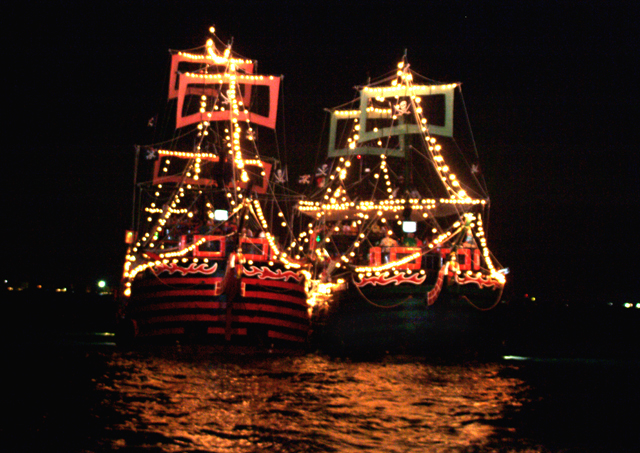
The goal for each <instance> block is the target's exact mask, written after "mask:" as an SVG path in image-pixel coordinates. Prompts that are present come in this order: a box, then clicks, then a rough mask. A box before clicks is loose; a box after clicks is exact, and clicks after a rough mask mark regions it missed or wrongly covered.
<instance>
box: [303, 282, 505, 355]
mask: <svg viewBox="0 0 640 453" xmlns="http://www.w3.org/2000/svg"><path fill="white" fill-rule="evenodd" d="M433 287H434V285H433V284H421V285H413V284H406V283H405V284H398V285H386V286H370V287H369V288H367V287H361V288H358V287H357V286H356V285H355V284H354V283H353V282H350V283H349V285H348V287H347V288H346V289H344V290H343V291H339V292H337V293H335V294H334V296H333V298H332V300H331V301H330V302H329V303H328V304H327V306H326V308H325V309H318V310H316V312H315V313H314V317H313V319H312V322H313V325H314V342H315V343H316V344H317V345H318V346H319V347H320V348H322V349H324V350H325V351H326V352H329V353H332V354H338V355H342V354H346V355H352V354H353V355H359V354H367V355H369V354H384V353H387V352H403V353H418V354H427V355H442V356H446V357H448V356H450V355H451V354H456V355H457V354H461V355H480V354H482V355H485V354H491V353H493V352H495V351H497V350H498V349H499V348H500V344H501V342H502V338H501V334H500V333H499V331H500V329H499V325H498V323H499V317H498V316H496V311H495V310H489V309H488V308H492V306H494V305H495V303H496V302H497V300H498V299H499V297H500V289H499V288H479V287H478V286H476V285H455V284H451V285H450V284H448V283H447V282H446V281H445V283H444V285H443V287H442V289H441V291H440V292H439V294H438V297H437V299H436V300H435V302H433V304H431V305H429V304H428V303H427V297H426V295H427V293H428V292H429V291H431V290H432V289H433ZM485 308H487V310H485Z"/></svg>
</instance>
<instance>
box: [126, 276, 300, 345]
mask: <svg viewBox="0 0 640 453" xmlns="http://www.w3.org/2000/svg"><path fill="white" fill-rule="evenodd" d="M240 268H241V269H240ZM237 269H238V271H237V274H236V273H235V272H234V274H235V275H233V278H230V277H229V276H227V277H225V273H224V272H223V271H221V270H218V269H216V272H213V273H204V272H197V271H192V272H190V273H188V274H186V275H180V274H178V275H176V273H173V274H172V273H170V272H168V271H166V272H160V273H157V275H154V274H153V273H151V272H150V271H146V273H145V275H143V276H139V277H138V278H136V280H134V283H133V285H132V291H131V294H132V295H131V297H130V299H129V300H128V301H127V304H126V306H125V308H124V310H123V316H122V320H121V322H120V329H119V340H120V342H121V343H123V344H175V343H180V344H198V345H207V346H212V347H221V348H225V347H239V348H242V349H246V350H252V349H253V350H256V351H272V350H290V349H301V348H304V347H305V346H306V343H307V337H308V332H309V315H308V310H307V305H306V298H305V293H304V286H303V284H302V281H301V279H300V278H299V277H298V276H297V275H295V274H294V273H292V272H288V271H284V270H283V269H278V268H277V267H260V266H247V265H245V266H240V265H238V268H237Z"/></svg>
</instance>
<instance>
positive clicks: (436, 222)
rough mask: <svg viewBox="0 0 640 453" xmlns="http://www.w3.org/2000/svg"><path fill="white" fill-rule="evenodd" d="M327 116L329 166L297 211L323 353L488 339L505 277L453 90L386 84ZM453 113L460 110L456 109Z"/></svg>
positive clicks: (407, 81) (392, 79) (403, 77)
mask: <svg viewBox="0 0 640 453" xmlns="http://www.w3.org/2000/svg"><path fill="white" fill-rule="evenodd" d="M357 93H358V95H357V97H356V99H355V100H354V101H353V102H351V103H348V104H344V105H342V106H340V107H338V108H334V109H330V110H328V112H329V116H330V121H329V124H330V128H329V129H330V130H329V139H328V159H327V163H326V164H325V167H324V169H322V170H321V171H319V172H318V173H317V175H316V176H317V179H316V182H317V187H316V189H315V191H314V192H313V193H312V194H311V195H310V197H309V199H307V200H305V201H301V202H300V203H299V204H298V206H297V209H298V212H299V213H300V214H302V215H303V216H305V217H306V218H307V222H308V228H306V229H305V230H304V231H302V232H301V233H300V237H299V238H298V243H299V244H301V245H300V246H301V247H302V248H303V250H304V252H305V253H306V254H307V256H308V257H309V259H310V261H311V262H312V263H313V265H312V268H311V269H310V270H308V271H305V272H308V273H307V274H306V275H307V285H308V291H309V294H310V299H309V302H310V304H311V305H313V307H314V308H313V316H312V322H313V324H314V326H315V327H314V330H315V333H316V334H317V338H318V339H319V341H320V344H321V345H322V346H323V347H326V348H330V349H334V350H336V349H337V350H341V349H344V348H350V349H356V350H357V349H361V350H375V347H376V346H379V347H380V348H382V349H383V350H388V349H390V348H393V347H394V346H395V347H398V348H401V349H407V348H415V347H420V348H428V347H430V346H434V345H435V344H436V343H437V342H439V341H441V340H444V341H447V342H449V343H450V344H451V341H452V340H453V341H454V343H456V342H459V341H461V340H463V339H465V338H466V339H471V338H475V339H482V338H483V337H488V336H490V335H491V332H490V327H489V326H490V324H491V323H490V322H488V320H489V319H490V318H489V316H488V315H487V314H486V312H487V311H488V310H490V309H491V308H493V307H495V306H496V305H497V304H498V303H499V300H500V298H501V294H502V290H503V288H504V285H505V273H506V270H505V269H503V268H501V266H500V265H499V264H498V262H497V261H496V259H495V257H494V256H493V255H492V254H491V252H490V250H489V248H488V245H487V235H486V219H487V212H488V207H489V197H488V195H487V191H486V188H485V185H484V182H483V180H482V178H481V174H480V172H479V166H478V160H477V156H472V158H471V159H469V158H468V157H467V156H465V154H464V150H462V149H461V143H462V142H461V141H457V140H456V139H455V137H454V134H453V129H454V127H453V126H454V115H453V110H454V105H456V96H458V97H460V96H461V89H460V84H458V83H450V84H443V83H437V82H434V81H430V80H428V79H425V78H423V77H421V76H419V75H418V74H417V73H415V72H413V71H412V70H411V69H410V66H409V64H408V62H407V61H406V56H405V57H404V58H403V59H402V61H401V62H400V63H399V64H398V67H397V68H396V70H395V71H393V72H392V73H391V74H390V75H387V76H385V77H382V78H380V79H378V80H376V81H373V82H370V83H368V84H367V85H365V86H360V87H357ZM457 102H458V103H459V101H457Z"/></svg>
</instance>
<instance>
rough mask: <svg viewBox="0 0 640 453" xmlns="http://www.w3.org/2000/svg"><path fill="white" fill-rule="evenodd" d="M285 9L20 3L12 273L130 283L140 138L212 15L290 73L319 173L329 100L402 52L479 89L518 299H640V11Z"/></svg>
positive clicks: (470, 6)
mask: <svg viewBox="0 0 640 453" xmlns="http://www.w3.org/2000/svg"><path fill="white" fill-rule="evenodd" d="M272 3H275V4H277V5H284V4H288V3H289V2H266V1H265V2H262V1H257V0H254V1H213V0H211V1H171V2H163V1H157V2H153V1H149V2H140V1H109V2H103V1H96V2H93V1H92V2H67V1H46V2H45V1H30V0H29V1H22V2H20V3H19V6H16V7H15V8H13V9H11V8H6V9H7V11H9V12H8V13H5V15H4V21H5V26H4V27H3V50H4V60H5V62H6V65H5V70H4V77H3V79H4V81H5V84H4V86H5V90H6V91H7V92H8V99H9V102H8V103H5V104H4V105H5V108H4V110H5V112H6V113H5V115H7V118H5V120H4V121H5V127H4V128H3V130H4V134H3V135H4V138H5V145H4V148H5V152H4V162H5V165H4V169H3V173H4V177H3V178H2V180H3V188H4V190H3V199H4V203H5V207H4V209H3V230H4V234H3V237H4V244H3V257H4V259H3V268H2V269H3V270H2V277H3V278H4V279H10V281H12V282H14V281H16V280H17V281H29V282H30V284H31V285H35V284H44V285H56V286H63V285H67V286H68V285H71V284H73V285H75V286H76V287H85V286H86V285H87V284H90V283H92V282H94V281H95V280H97V279H98V278H107V279H108V280H109V282H110V283H111V284H115V283H116V282H117V279H118V276H119V273H120V268H121V265H122V259H123V257H124V252H125V246H124V243H123V238H124V231H125V230H126V229H127V227H128V226H129V224H130V221H131V194H132V179H133V158H134V151H133V150H134V145H135V144H145V143H148V142H149V140H150V138H151V135H150V130H149V128H148V127H147V121H148V120H149V118H151V117H153V116H154V115H156V114H157V113H158V112H159V111H161V110H162V109H163V108H164V102H165V100H166V92H167V84H168V69H169V54H168V52H167V51H168V49H170V48H172V49H190V48H194V47H197V46H201V45H203V44H204V42H205V40H206V38H207V37H208V32H207V30H208V27H209V26H211V25H214V24H215V26H216V29H217V32H218V36H220V37H221V38H222V39H224V40H228V39H229V38H231V37H233V38H234V50H235V51H237V52H239V53H240V54H242V55H244V56H246V57H249V58H252V59H257V60H258V61H259V67H258V69H259V71H260V72H262V73H267V74H283V75H284V76H285V78H284V85H283V90H284V104H283V106H284V119H285V121H284V124H282V123H281V124H280V125H279V127H282V126H284V128H285V129H284V133H285V137H286V142H284V143H282V144H281V145H282V146H283V148H284V152H285V154H287V155H289V156H294V157H291V161H290V164H291V165H293V166H294V167H295V166H299V167H300V168H301V170H303V171H305V172H310V171H312V170H313V169H312V168H304V165H305V162H312V161H313V160H315V155H316V153H317V152H318V149H319V142H320V139H321V133H322V124H323V120H324V112H323V109H324V108H326V107H333V106H336V105H339V104H342V103H343V102H346V101H349V100H351V99H353V97H354V95H355V91H354V90H353V87H354V86H355V85H357V84H361V83H363V82H365V81H366V79H367V77H368V76H369V75H370V76H378V75H381V74H384V73H386V72H388V71H390V70H392V69H393V68H394V67H395V64H396V63H397V61H399V59H400V57H401V56H402V54H403V52H404V49H407V51H408V59H409V62H410V63H411V67H412V69H414V70H416V71H417V72H419V73H420V74H422V75H425V76H427V77H429V78H431V79H435V80H438V81H442V82H457V81H459V82H463V94H464V97H465V101H466V105H467V108H468V113H469V118H470V121H471V125H472V128H473V131H474V134H475V139H476V142H477V147H478V151H479V154H480V159H481V167H482V169H483V173H484V176H485V179H486V181H487V184H488V188H489V194H490V197H491V216H490V225H489V246H490V248H491V249H492V251H493V252H494V254H495V255H496V256H497V258H498V260H499V261H500V262H501V264H503V265H504V266H507V267H509V268H510V270H511V273H510V275H509V279H510V280H509V282H510V283H509V287H508V291H507V292H508V294H509V295H510V296H511V297H517V296H518V295H520V294H524V293H535V294H539V295H540V297H542V298H543V299H544V298H546V299H547V300H550V301H558V300H561V299H563V298H564V299H580V298H586V297H598V298H604V297H607V298H613V299H616V300H622V299H623V298H630V297H631V298H634V299H635V300H636V301H637V300H638V292H639V290H638V284H637V282H638V274H639V271H640V264H639V262H640V256H639V255H640V240H639V239H638V238H639V237H640V233H639V231H640V228H639V227H638V226H637V219H636V217H637V212H638V210H639V209H640V182H639V181H640V157H639V155H638V146H637V142H638V139H637V137H636V135H637V133H636V131H637V130H638V125H637V124H638V120H639V119H640V115H639V114H638V113H639V112H638V98H639V96H638V85H637V82H638V79H639V77H638V76H639V74H638V71H637V69H636V63H637V60H638V50H639V49H638V42H640V41H639V40H638V36H637V31H636V30H637V15H635V14H634V13H633V11H632V9H631V7H629V9H626V8H625V7H622V6H609V5H607V2H585V1H543V0H541V1H535V2H533V1H532V2H514V1H504V2H473V1H446V2H425V1H393V2H386V1H385V2H383V1H380V2H376V1H367V2H322V1H318V2H304V1H303V2H295V5H297V6H273V5H271V4H272ZM291 3H292V4H294V2H291ZM615 3H617V2H611V5H615ZM623 3H627V2H623ZM628 3H631V2H628ZM345 4H347V6H345ZM7 14H8V15H7ZM7 139H8V142H7ZM322 151H324V150H322ZM295 156H298V157H295ZM300 156H305V158H304V159H303V158H301V157H300ZM307 156H308V157H307ZM7 159H8V160H7Z"/></svg>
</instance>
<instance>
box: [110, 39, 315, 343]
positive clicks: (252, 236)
mask: <svg viewBox="0 0 640 453" xmlns="http://www.w3.org/2000/svg"><path fill="white" fill-rule="evenodd" d="M211 33H212V36H211V38H210V39H209V40H208V41H207V42H206V45H205V46H203V47H201V48H199V49H196V50H190V51H186V52H185V51H172V52H171V72H170V77H169V91H168V94H169V95H168V98H169V103H168V108H167V111H168V112H169V113H168V114H167V115H165V118H164V119H155V121H156V122H160V121H162V122H167V121H170V122H171V123H173V124H175V127H172V128H171V129H172V132H171V135H170V136H169V138H165V137H162V140H161V141H160V142H154V143H153V144H151V145H146V146H143V147H138V148H137V153H136V156H137V158H136V174H137V175H138V176H136V181H135V195H134V199H135V200H134V206H135V208H134V220H133V227H132V229H131V230H130V231H128V232H127V239H126V242H127V244H128V249H127V253H126V258H125V264H124V269H123V276H122V290H121V291H120V295H119V297H120V310H119V329H118V338H119V340H120V342H122V343H132V342H136V343H144V342H152V343H158V342H162V343H175V342H180V343H198V344H201V343H202V344H208V345H214V346H222V347H229V346H233V347H243V348H251V349H257V350H270V351H273V350H291V349H296V348H299V347H301V346H303V345H304V344H305V342H306V340H307V335H308V332H309V311H308V306H307V302H306V295H305V288H304V285H303V277H302V276H301V274H300V273H299V272H298V269H299V268H300V264H299V263H298V262H295V261H294V260H291V259H290V258H289V257H288V254H287V251H286V249H285V248H284V247H282V246H281V244H280V241H281V240H282V239H284V238H285V237H287V235H289V234H290V231H289V225H288V222H287V217H288V216H287V215H286V214H287V210H288V208H287V206H288V203H289V201H288V200H287V197H286V196H285V195H286V194H284V193H283V191H282V190H280V189H279V188H278V187H277V186H278V184H277V182H276V181H275V179H274V178H272V177H271V176H272V173H274V174H275V171H274V170H280V173H281V169H280V168H279V167H278V161H277V160H276V159H274V158H273V156H272V157H271V158H270V157H269V156H266V155H263V154H261V153H260V152H259V147H258V144H259V143H262V141H263V139H264V141H265V142H266V143H267V147H270V148H271V149H273V147H274V145H273V144H274V143H276V144H277V140H275V139H273V138H272V139H271V141H269V133H272V134H275V126H276V119H277V110H278V97H279V96H278V95H279V89H280V83H281V77H280V76H272V75H271V76H270V75H260V74H257V73H256V65H257V62H256V61H254V60H250V59H246V58H243V57H241V56H239V55H237V54H235V53H234V52H233V51H232V43H231V42H230V43H227V44H224V43H223V42H222V41H220V40H219V39H218V38H217V36H216V35H215V30H214V29H213V28H212V29H211ZM167 118H169V119H168V120H167ZM272 137H273V135H272ZM143 152H144V156H146V157H147V159H143V158H142V157H143V156H142V154H143ZM138 157H139V158H140V159H139V160H138ZM145 166H150V167H151V168H150V169H148V171H149V174H148V176H147V178H146V179H145V177H143V176H140V174H142V173H144V171H143V167H145ZM280 179H281V180H282V178H280Z"/></svg>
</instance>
